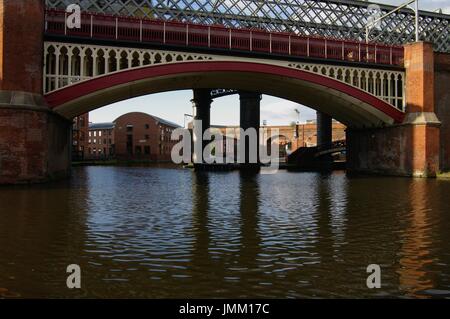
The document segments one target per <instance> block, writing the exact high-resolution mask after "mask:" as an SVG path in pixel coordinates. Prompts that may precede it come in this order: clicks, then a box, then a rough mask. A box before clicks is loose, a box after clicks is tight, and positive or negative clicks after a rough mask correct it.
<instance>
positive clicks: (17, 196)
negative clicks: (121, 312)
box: [0, 167, 450, 298]
mask: <svg viewBox="0 0 450 319" xmlns="http://www.w3.org/2000/svg"><path fill="white" fill-rule="evenodd" d="M69 264H77V265H79V266H80V267H81V285H82V287H81V289H78V290H77V289H75V290H70V289H68V288H67V286H66V278H67V276H68V274H67V273H66V268H67V266H68V265H69ZM370 264H378V265H379V266H380V267H381V289H368V288H367V285H366V279H367V276H368V275H369V274H368V273H367V272H366V271H367V266H368V265H370ZM1 297H6V298H9V297H38V298H40V297H68V298H71V297H87V298H93V297H106V298H113V297H114V298H127V297H135V298H187V297H189V298H191V297H199V298H203V297H205V298H208V297H211V298H216V297H234V298H246V297H256V298H260V297H262V298H265V297H275V298H310V297H329V298H344V297H422V298H430V297H447V298H448V297H450V181H445V180H426V179H408V178H375V177H354V178H352V177H348V176H347V175H346V174H345V173H344V172H334V173H331V174H321V173H290V172H286V171H281V172H279V173H278V174H274V175H242V174H241V173H239V172H225V173H221V172H211V173H195V172H193V171H191V170H184V169H178V168H165V167H152V168H148V167H147V168H136V167H79V168H74V170H73V178H72V179H71V180H69V181H63V182H58V183H52V184H48V185H38V186H20V187H2V188H0V298H1Z"/></svg>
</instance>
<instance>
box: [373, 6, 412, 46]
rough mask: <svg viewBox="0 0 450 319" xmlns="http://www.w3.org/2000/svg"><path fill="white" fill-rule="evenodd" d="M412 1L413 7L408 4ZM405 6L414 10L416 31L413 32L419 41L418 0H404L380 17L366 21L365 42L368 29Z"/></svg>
mask: <svg viewBox="0 0 450 319" xmlns="http://www.w3.org/2000/svg"><path fill="white" fill-rule="evenodd" d="M413 2H415V7H414V8H413V7H411V6H410V4H411V3H413ZM405 7H408V8H409V9H411V10H412V11H414V14H415V31H416V32H415V33H416V36H415V38H416V42H419V41H420V37H419V0H409V1H408V2H406V3H404V4H402V5H400V6H398V7H397V8H395V9H394V10H392V11H390V12H388V13H386V14H385V15H383V16H381V17H380V18H378V19H375V20H373V21H371V22H369V23H368V24H367V25H366V43H369V35H370V30H371V29H372V28H373V27H374V26H375V25H376V24H377V23H378V22H380V21H381V20H383V19H385V18H387V17H388V16H390V15H392V14H394V13H395V12H397V11H400V10H401V9H403V8H405Z"/></svg>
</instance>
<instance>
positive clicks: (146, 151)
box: [144, 146, 150, 155]
mask: <svg viewBox="0 0 450 319" xmlns="http://www.w3.org/2000/svg"><path fill="white" fill-rule="evenodd" d="M144 153H145V155H150V146H144Z"/></svg>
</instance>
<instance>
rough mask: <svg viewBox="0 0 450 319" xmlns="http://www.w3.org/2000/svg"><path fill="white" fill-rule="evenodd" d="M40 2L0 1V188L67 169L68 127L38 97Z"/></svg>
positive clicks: (37, 180) (68, 156) (42, 9)
mask: <svg viewBox="0 0 450 319" xmlns="http://www.w3.org/2000/svg"><path fill="white" fill-rule="evenodd" d="M43 30H44V1H42V0H27V1H17V0H0V184H15V183H29V182H42V181H46V180H48V179H49V178H52V177H59V176H66V175H67V174H68V172H69V168H70V160H69V158H70V143H69V142H70V127H71V126H70V122H69V121H67V120H65V119H62V118H61V117H59V116H57V115H55V114H53V113H52V112H51V111H50V110H49V108H48V107H47V105H46V103H45V101H44V98H43V96H42V81H43V44H44V40H43Z"/></svg>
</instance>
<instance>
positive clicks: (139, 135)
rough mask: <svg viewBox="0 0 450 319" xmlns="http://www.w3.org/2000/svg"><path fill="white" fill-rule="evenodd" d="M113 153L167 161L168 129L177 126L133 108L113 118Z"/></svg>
mask: <svg viewBox="0 0 450 319" xmlns="http://www.w3.org/2000/svg"><path fill="white" fill-rule="evenodd" d="M114 124H115V128H114V139H115V147H116V148H115V150H116V154H115V155H116V157H117V158H118V159H122V160H150V161H158V162H159V161H170V160H171V156H170V154H171V151H172V147H173V146H174V145H175V144H176V143H177V141H172V140H171V135H172V131H173V130H174V129H176V128H178V127H179V126H178V125H177V124H175V123H171V122H169V121H166V120H163V119H161V118H158V117H156V116H153V115H149V114H146V113H140V112H134V113H128V114H124V115H122V116H120V117H119V118H117V119H116V120H115V121H114Z"/></svg>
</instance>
